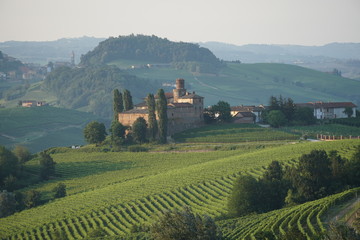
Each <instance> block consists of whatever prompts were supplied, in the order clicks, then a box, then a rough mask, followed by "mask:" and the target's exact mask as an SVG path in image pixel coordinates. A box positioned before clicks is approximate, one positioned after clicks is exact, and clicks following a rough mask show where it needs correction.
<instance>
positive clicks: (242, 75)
mask: <svg viewBox="0 0 360 240" xmlns="http://www.w3.org/2000/svg"><path fill="white" fill-rule="evenodd" d="M129 73H131V74H135V75H137V76H139V77H143V78H149V79H158V80H161V81H164V82H167V83H174V80H175V79H176V78H184V79H185V80H186V83H185V85H186V86H185V87H186V88H187V89H188V90H190V91H196V92H197V93H198V94H200V95H201V96H204V97H205V104H206V105H212V104H215V103H217V102H218V101H219V100H224V101H227V102H229V103H230V104H231V105H240V104H244V105H246V104H251V105H254V104H267V103H268V100H269V97H270V96H272V95H275V96H278V95H280V94H282V96H284V97H291V98H292V99H293V100H294V101H295V102H308V101H354V100H353V99H355V98H356V96H358V89H360V82H359V81H356V80H352V79H346V78H340V77H337V76H334V75H331V74H326V73H322V72H318V71H315V70H310V69H307V68H302V67H298V66H294V65H286V64H270V63H266V64H265V63H264V64H238V63H227V67H225V68H223V69H222V70H221V71H220V73H219V74H217V75H214V74H191V73H189V72H185V71H182V70H176V69H173V68H150V69H131V70H129Z"/></svg>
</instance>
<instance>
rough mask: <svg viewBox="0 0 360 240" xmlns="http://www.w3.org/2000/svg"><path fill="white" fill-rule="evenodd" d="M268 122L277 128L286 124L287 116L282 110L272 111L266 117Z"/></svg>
mask: <svg viewBox="0 0 360 240" xmlns="http://www.w3.org/2000/svg"><path fill="white" fill-rule="evenodd" d="M266 120H267V122H268V123H269V124H270V125H271V126H272V127H275V128H278V127H280V126H284V125H285V124H286V122H287V121H286V117H285V115H284V114H283V113H282V112H281V111H280V110H273V111H270V112H269V114H268V115H267V117H266Z"/></svg>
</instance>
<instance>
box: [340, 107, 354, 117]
mask: <svg viewBox="0 0 360 240" xmlns="http://www.w3.org/2000/svg"><path fill="white" fill-rule="evenodd" d="M343 113H345V114H346V115H347V116H348V118H351V116H352V115H353V114H354V111H353V109H352V107H346V108H345V110H344V112H343Z"/></svg>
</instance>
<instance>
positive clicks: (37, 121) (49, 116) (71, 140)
mask: <svg viewBox="0 0 360 240" xmlns="http://www.w3.org/2000/svg"><path fill="white" fill-rule="evenodd" d="M92 120H97V118H96V117H95V116H94V115H92V114H90V113H85V112H80V111H75V110H71V109H62V108H55V107H50V106H44V107H32V108H23V107H16V108H3V109H0V145H3V146H6V147H10V148H11V147H13V146H14V145H23V146H25V147H27V148H29V150H30V151H31V152H33V153H35V152H38V151H42V150H44V149H47V148H50V147H58V146H72V145H83V144H85V141H84V137H83V128H84V126H85V125H86V124H87V123H88V122H90V121H92Z"/></svg>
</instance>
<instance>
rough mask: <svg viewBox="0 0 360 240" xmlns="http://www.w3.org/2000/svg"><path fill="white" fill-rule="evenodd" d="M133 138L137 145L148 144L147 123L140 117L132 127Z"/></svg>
mask: <svg viewBox="0 0 360 240" xmlns="http://www.w3.org/2000/svg"><path fill="white" fill-rule="evenodd" d="M132 137H133V139H134V140H135V141H136V142H137V143H144V142H146V121H145V119H144V118H142V117H138V118H137V119H136V120H135V122H134V123H133V125H132Z"/></svg>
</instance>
